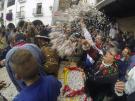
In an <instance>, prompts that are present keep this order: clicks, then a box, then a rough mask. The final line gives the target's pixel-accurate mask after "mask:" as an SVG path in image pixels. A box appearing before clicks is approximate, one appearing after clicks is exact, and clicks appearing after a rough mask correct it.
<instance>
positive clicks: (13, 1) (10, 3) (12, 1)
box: [7, 0, 15, 7]
mask: <svg viewBox="0 0 135 101" xmlns="http://www.w3.org/2000/svg"><path fill="white" fill-rule="evenodd" d="M14 4H15V0H8V3H7V6H8V7H9V6H12V5H14Z"/></svg>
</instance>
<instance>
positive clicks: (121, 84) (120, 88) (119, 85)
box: [115, 81, 125, 93]
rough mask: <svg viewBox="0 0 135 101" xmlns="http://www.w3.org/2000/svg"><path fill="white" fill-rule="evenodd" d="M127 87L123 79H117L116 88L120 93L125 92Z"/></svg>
mask: <svg viewBox="0 0 135 101" xmlns="http://www.w3.org/2000/svg"><path fill="white" fill-rule="evenodd" d="M124 89H125V83H124V82H123V81H117V82H116V84H115V90H116V91H117V92H118V93H123V92H124Z"/></svg>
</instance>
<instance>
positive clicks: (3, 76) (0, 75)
mask: <svg viewBox="0 0 135 101" xmlns="http://www.w3.org/2000/svg"><path fill="white" fill-rule="evenodd" d="M1 80H2V81H5V82H6V83H7V87H6V88H4V89H2V90H1V91H0V92H1V94H2V95H3V96H5V97H6V98H7V99H8V101H12V99H13V98H14V96H15V95H17V90H16V88H15V87H14V85H13V83H12V82H11V80H10V78H9V76H8V74H7V71H6V68H5V67H4V68H1V69H0V81H1Z"/></svg>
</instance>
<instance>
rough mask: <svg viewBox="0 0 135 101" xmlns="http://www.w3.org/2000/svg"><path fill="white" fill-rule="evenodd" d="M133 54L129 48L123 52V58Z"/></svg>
mask: <svg viewBox="0 0 135 101" xmlns="http://www.w3.org/2000/svg"><path fill="white" fill-rule="evenodd" d="M130 54H131V51H130V49H129V48H128V47H125V48H124V49H123V51H122V56H124V57H127V56H129V55H130Z"/></svg>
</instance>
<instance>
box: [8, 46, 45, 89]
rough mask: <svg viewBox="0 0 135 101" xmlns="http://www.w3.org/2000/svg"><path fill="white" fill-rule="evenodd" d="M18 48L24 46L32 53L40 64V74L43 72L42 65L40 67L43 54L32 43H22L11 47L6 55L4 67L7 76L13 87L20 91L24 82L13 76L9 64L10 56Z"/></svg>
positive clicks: (23, 86)
mask: <svg viewBox="0 0 135 101" xmlns="http://www.w3.org/2000/svg"><path fill="white" fill-rule="evenodd" d="M19 48H24V49H28V50H29V51H30V52H31V53H32V55H33V56H34V57H35V58H36V59H37V61H38V63H39V65H40V68H39V70H40V73H41V74H43V75H44V74H45V73H44V72H43V67H42V64H43V55H42V53H41V51H40V49H39V48H38V47H37V46H36V45H34V44H24V45H22V46H15V47H13V48H12V49H11V50H10V51H9V52H8V53H7V55H6V69H7V72H8V74H9V77H10V79H11V80H12V82H13V84H14V85H15V87H16V88H17V90H18V91H21V89H22V88H25V84H24V83H23V81H21V80H17V79H16V78H15V74H14V72H13V70H12V68H11V66H10V58H11V56H12V54H13V53H14V52H15V51H16V50H17V49H19Z"/></svg>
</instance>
